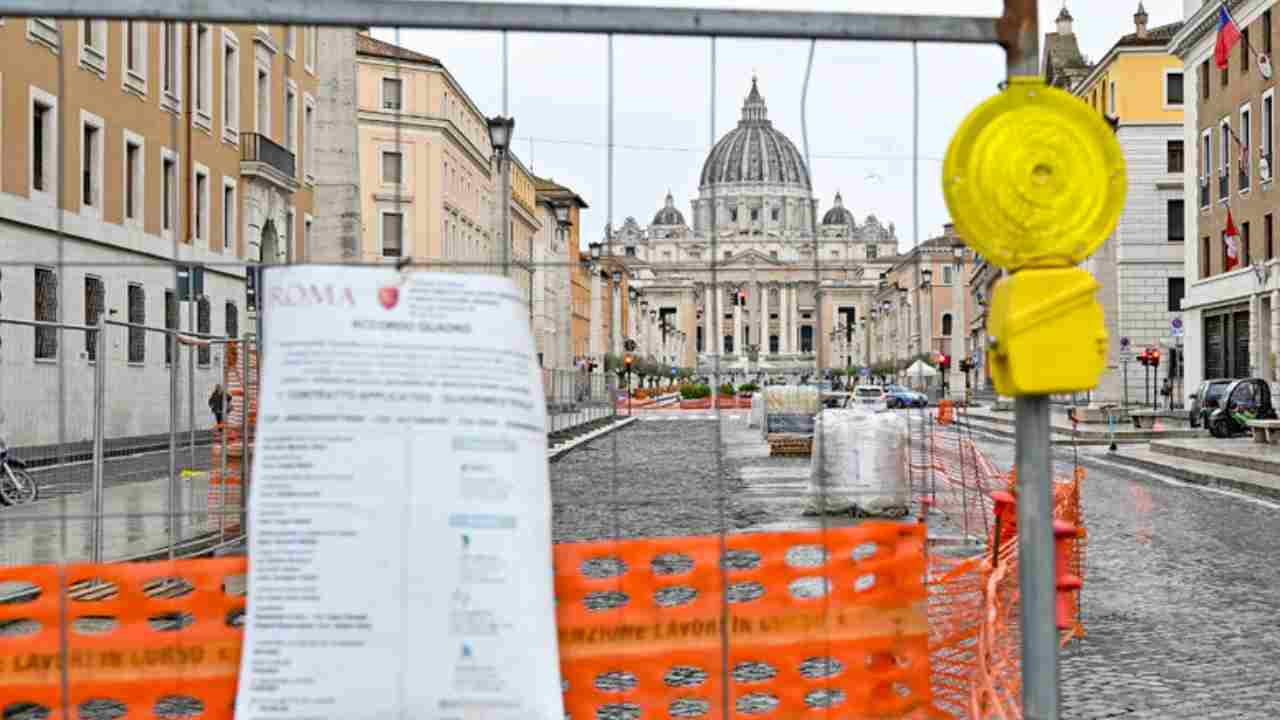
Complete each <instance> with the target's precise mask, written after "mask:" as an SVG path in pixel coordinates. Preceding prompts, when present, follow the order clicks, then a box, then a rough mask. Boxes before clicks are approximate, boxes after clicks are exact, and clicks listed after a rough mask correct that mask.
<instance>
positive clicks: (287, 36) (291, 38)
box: [284, 25, 298, 59]
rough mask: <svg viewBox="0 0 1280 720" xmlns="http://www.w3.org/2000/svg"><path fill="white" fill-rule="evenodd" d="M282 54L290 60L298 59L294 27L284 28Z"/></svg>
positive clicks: (296, 36) (295, 28) (296, 29)
mask: <svg viewBox="0 0 1280 720" xmlns="http://www.w3.org/2000/svg"><path fill="white" fill-rule="evenodd" d="M284 52H285V54H286V55H288V56H289V57H291V58H295V59H296V58H297V57H298V28H297V27H296V26H294V25H287V26H285V29H284Z"/></svg>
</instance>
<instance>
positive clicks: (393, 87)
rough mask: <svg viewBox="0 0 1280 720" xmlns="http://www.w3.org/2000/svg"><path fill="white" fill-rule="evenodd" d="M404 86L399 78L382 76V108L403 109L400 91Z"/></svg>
mask: <svg viewBox="0 0 1280 720" xmlns="http://www.w3.org/2000/svg"><path fill="white" fill-rule="evenodd" d="M401 89H402V86H401V84H400V79H399V78H382V109H383V110H401V109H403V105H401V98H400V91H401Z"/></svg>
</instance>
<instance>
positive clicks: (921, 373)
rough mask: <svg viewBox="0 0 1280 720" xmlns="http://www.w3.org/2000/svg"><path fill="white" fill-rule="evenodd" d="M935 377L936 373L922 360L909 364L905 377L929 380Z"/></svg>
mask: <svg viewBox="0 0 1280 720" xmlns="http://www.w3.org/2000/svg"><path fill="white" fill-rule="evenodd" d="M937 376H938V371H937V370H934V369H933V366H932V365H930V364H929V363H927V362H925V361H923V360H917V361H915V362H913V363H911V367H909V368H907V377H909V378H931V377H937Z"/></svg>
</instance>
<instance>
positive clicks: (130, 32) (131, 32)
mask: <svg viewBox="0 0 1280 720" xmlns="http://www.w3.org/2000/svg"><path fill="white" fill-rule="evenodd" d="M141 32H142V25H141V23H136V22H134V21H132V20H125V21H124V68H125V70H128V71H129V72H131V73H133V74H134V75H142V57H143V54H142V38H141V37H139V35H140V34H141Z"/></svg>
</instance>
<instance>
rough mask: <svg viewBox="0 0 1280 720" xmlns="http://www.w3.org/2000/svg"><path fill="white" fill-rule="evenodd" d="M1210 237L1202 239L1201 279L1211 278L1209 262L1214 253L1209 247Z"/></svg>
mask: <svg viewBox="0 0 1280 720" xmlns="http://www.w3.org/2000/svg"><path fill="white" fill-rule="evenodd" d="M1209 242H1210V240H1209V237H1208V236H1205V237H1203V238H1201V239H1200V277H1201V278H1207V277H1209V261H1210V260H1211V259H1212V258H1213V254H1212V253H1213V251H1212V249H1211V248H1210V247H1209Z"/></svg>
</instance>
